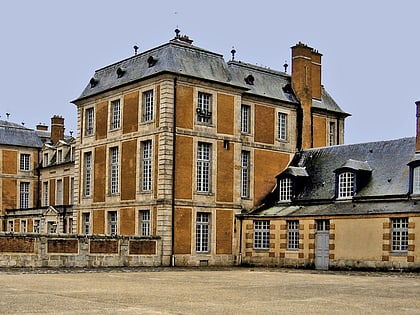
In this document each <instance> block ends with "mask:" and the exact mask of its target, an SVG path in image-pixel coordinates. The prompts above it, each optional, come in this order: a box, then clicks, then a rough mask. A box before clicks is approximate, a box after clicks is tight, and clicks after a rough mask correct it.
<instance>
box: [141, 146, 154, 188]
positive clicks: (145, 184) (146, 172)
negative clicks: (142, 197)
mask: <svg viewBox="0 0 420 315" xmlns="http://www.w3.org/2000/svg"><path fill="white" fill-rule="evenodd" d="M141 147H142V154H141V158H142V160H141V165H142V171H143V172H142V183H141V190H142V191H151V190H152V140H147V141H143V142H142V146H141Z"/></svg>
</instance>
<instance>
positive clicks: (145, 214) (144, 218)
mask: <svg viewBox="0 0 420 315" xmlns="http://www.w3.org/2000/svg"><path fill="white" fill-rule="evenodd" d="M139 219H140V222H139V223H140V224H139V231H140V235H142V236H148V235H150V234H151V233H150V225H151V224H150V211H149V210H140V212H139Z"/></svg>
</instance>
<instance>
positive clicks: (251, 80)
mask: <svg viewBox="0 0 420 315" xmlns="http://www.w3.org/2000/svg"><path fill="white" fill-rule="evenodd" d="M254 80H255V78H254V76H253V75H252V74H250V75H248V76H247V77H246V78H245V82H246V84H249V85H254Z"/></svg>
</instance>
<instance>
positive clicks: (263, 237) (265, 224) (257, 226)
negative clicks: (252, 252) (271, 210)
mask: <svg viewBox="0 0 420 315" xmlns="http://www.w3.org/2000/svg"><path fill="white" fill-rule="evenodd" d="M269 248H270V221H268V220H263V221H261V220H260V221H254V249H269Z"/></svg>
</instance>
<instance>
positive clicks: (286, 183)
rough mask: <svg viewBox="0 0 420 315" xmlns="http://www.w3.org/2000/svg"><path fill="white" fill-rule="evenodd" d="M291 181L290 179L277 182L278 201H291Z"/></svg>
mask: <svg viewBox="0 0 420 315" xmlns="http://www.w3.org/2000/svg"><path fill="white" fill-rule="evenodd" d="M292 189H293V181H292V179H291V178H290V177H285V178H282V179H280V180H279V201H290V200H291V199H292Z"/></svg>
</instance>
